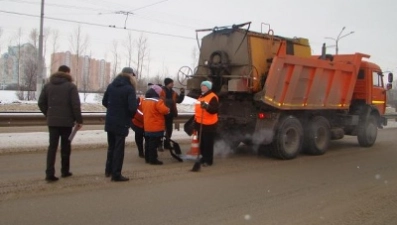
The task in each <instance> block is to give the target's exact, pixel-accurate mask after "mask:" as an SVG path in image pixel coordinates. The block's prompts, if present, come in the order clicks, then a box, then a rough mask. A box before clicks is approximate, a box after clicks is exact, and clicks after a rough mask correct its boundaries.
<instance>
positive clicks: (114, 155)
mask: <svg viewBox="0 0 397 225" xmlns="http://www.w3.org/2000/svg"><path fill="white" fill-rule="evenodd" d="M107 135H108V153H107V159H106V168H105V173H111V174H112V177H113V178H117V177H120V176H121V170H122V169H123V162H124V148H125V136H123V135H117V134H115V133H112V132H107Z"/></svg>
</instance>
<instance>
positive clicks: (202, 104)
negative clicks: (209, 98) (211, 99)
mask: <svg viewBox="0 0 397 225" xmlns="http://www.w3.org/2000/svg"><path fill="white" fill-rule="evenodd" d="M200 106H201V108H203V109H208V106H209V105H208V103H206V102H204V101H201V102H200Z"/></svg>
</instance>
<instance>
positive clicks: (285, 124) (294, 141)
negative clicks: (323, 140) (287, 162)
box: [272, 116, 303, 159]
mask: <svg viewBox="0 0 397 225" xmlns="http://www.w3.org/2000/svg"><path fill="white" fill-rule="evenodd" d="M302 143H303V128H302V124H301V123H300V121H299V120H298V119H297V118H295V117H293V116H288V117H285V118H283V119H282V120H281V122H280V124H279V126H278V128H277V130H276V135H275V139H274V140H273V149H272V153H273V156H274V157H277V158H281V159H293V158H295V157H296V156H297V155H298V154H299V152H300V151H301V149H302Z"/></svg>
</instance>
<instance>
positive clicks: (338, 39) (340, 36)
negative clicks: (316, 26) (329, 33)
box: [325, 27, 354, 55]
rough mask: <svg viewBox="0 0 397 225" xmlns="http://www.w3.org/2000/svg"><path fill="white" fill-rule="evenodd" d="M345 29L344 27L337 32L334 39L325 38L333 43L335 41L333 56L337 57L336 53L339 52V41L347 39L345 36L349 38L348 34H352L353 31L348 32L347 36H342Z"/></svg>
mask: <svg viewBox="0 0 397 225" xmlns="http://www.w3.org/2000/svg"><path fill="white" fill-rule="evenodd" d="M345 29H346V27H343V28H342V30H341V31H340V32H339V34H338V36H337V37H336V38H333V37H325V39H331V40H334V41H335V55H337V54H338V52H339V46H338V44H339V41H340V39H342V38H344V37H347V36H349V35H350V34H354V31H350V32H349V33H347V34H344V35H342V33H343V31H344V30H345Z"/></svg>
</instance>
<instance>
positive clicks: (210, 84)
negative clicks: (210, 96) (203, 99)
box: [201, 80, 212, 90]
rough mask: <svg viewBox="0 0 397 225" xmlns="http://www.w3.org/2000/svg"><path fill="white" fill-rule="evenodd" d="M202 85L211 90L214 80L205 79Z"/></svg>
mask: <svg viewBox="0 0 397 225" xmlns="http://www.w3.org/2000/svg"><path fill="white" fill-rule="evenodd" d="M201 86H206V87H207V88H208V89H210V90H211V88H212V82H211V81H209V80H206V81H203V82H201Z"/></svg>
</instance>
